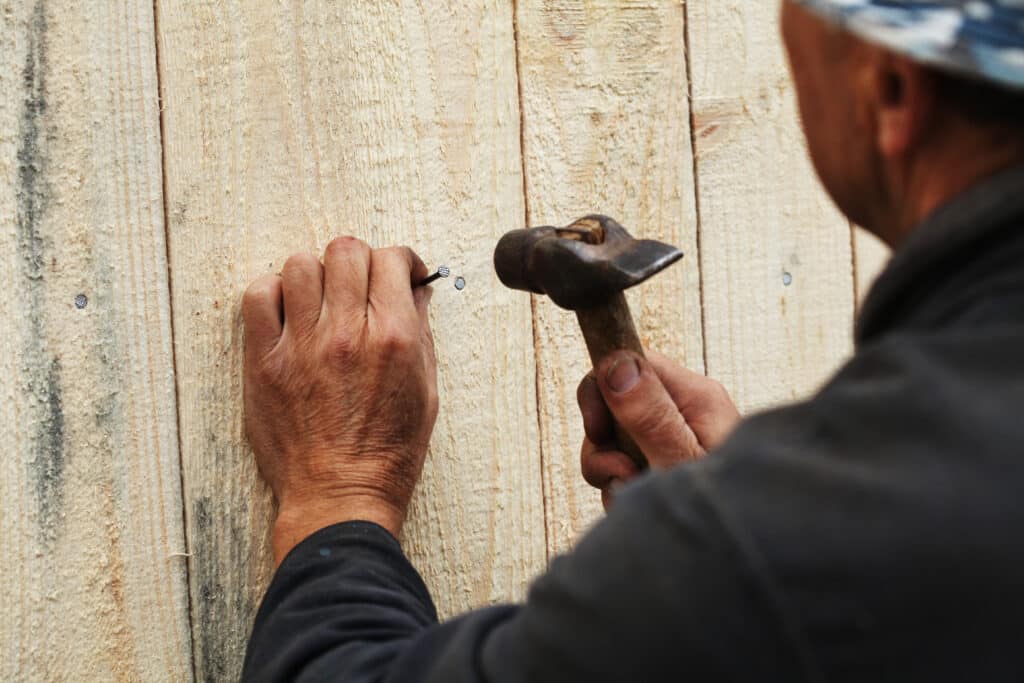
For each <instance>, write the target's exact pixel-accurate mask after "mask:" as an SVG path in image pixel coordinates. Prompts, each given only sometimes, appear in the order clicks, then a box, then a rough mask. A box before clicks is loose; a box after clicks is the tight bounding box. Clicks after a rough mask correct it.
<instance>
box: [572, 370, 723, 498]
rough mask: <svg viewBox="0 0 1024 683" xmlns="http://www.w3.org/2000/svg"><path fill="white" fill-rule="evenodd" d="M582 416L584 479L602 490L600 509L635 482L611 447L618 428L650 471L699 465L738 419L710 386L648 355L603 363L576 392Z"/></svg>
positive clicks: (627, 462) (630, 467)
mask: <svg viewBox="0 0 1024 683" xmlns="http://www.w3.org/2000/svg"><path fill="white" fill-rule="evenodd" d="M576 397H577V400H578V401H579V404H580V411H581V412H582V413H583V428H584V431H585V432H586V437H585V438H584V439H583V450H582V454H581V457H580V461H581V466H582V469H583V478H584V479H586V480H587V483H589V484H590V485H591V486H593V487H595V488H598V489H600V490H601V501H602V502H603V503H604V507H605V509H608V507H609V506H610V505H611V503H612V497H613V495H614V490H615V488H616V487H617V486H618V485H620V484H621V483H623V482H625V481H627V480H629V479H631V478H633V477H634V476H636V474H637V468H636V465H634V464H633V461H632V460H631V459H630V458H629V456H627V455H626V454H625V453H623V452H621V451H620V450H619V449H618V446H617V445H616V443H615V434H614V428H613V425H614V423H615V422H617V423H618V424H619V425H620V426H621V427H622V428H623V429H625V430H626V432H628V433H629V435H630V436H632V437H633V440H634V441H636V444H637V445H638V446H639V447H640V450H642V451H643V452H644V455H646V456H647V459H648V461H649V462H650V465H651V467H652V468H654V469H667V468H669V467H672V466H673V465H675V464H677V463H679V462H682V461H684V460H689V459H692V458H698V457H700V456H702V455H704V454H705V453H706V452H708V451H709V450H711V449H713V448H715V447H716V446H718V445H719V444H720V443H721V442H722V441H724V440H725V438H726V437H727V436H728V435H729V433H730V432H731V431H732V429H733V427H735V426H736V423H737V422H739V419H740V414H739V412H738V411H737V410H736V406H735V405H734V404H733V402H732V399H731V398H729V394H728V393H727V392H726V390H725V388H724V387H723V386H722V385H721V384H720V383H719V382H717V381H715V380H713V379H710V378H709V377H705V376H704V375H702V374H699V373H696V372H693V371H691V370H687V369H686V368H683V367H681V366H679V365H677V364H675V363H673V362H672V361H670V360H669V359H668V358H666V357H665V356H662V355H661V354H658V353H653V352H650V353H649V354H648V357H647V358H646V359H645V358H643V357H642V356H640V355H638V354H635V353H631V352H628V351H618V352H616V353H612V354H609V355H608V357H606V358H604V359H603V360H602V361H601V363H600V364H599V365H598V367H597V368H595V369H594V371H592V372H590V373H588V374H587V376H586V377H584V378H583V381H582V382H580V386H579V389H578V390H577V392H576Z"/></svg>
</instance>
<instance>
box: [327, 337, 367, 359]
mask: <svg viewBox="0 0 1024 683" xmlns="http://www.w3.org/2000/svg"><path fill="white" fill-rule="evenodd" d="M358 351H359V340H358V338H356V337H355V336H353V335H351V334H346V333H342V332H335V333H334V334H332V335H331V339H330V343H329V349H328V353H329V354H330V356H331V357H332V358H335V359H339V358H349V357H351V356H353V355H355V354H356V353H357V352H358Z"/></svg>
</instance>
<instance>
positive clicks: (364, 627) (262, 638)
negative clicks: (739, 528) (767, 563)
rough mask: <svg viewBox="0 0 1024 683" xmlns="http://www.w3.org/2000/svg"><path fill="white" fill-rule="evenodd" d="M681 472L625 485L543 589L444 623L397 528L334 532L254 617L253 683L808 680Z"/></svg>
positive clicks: (293, 558)
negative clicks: (393, 530)
mask: <svg viewBox="0 0 1024 683" xmlns="http://www.w3.org/2000/svg"><path fill="white" fill-rule="evenodd" d="M698 480H699V476H694V475H693V473H691V472H690V471H689V468H681V469H680V470H677V471H676V472H674V473H672V474H671V476H668V475H659V476H649V477H645V478H644V480H643V481H641V482H640V483H639V484H633V485H631V486H629V487H627V489H626V491H625V492H624V494H623V495H622V496H621V497H620V499H619V500H618V502H617V503H616V505H615V508H614V509H613V511H612V513H611V514H610V515H609V516H608V517H606V518H605V519H604V520H603V521H602V522H601V523H599V524H598V525H597V526H596V527H595V528H594V529H593V531H591V533H589V534H588V535H587V536H586V537H585V538H584V539H583V540H582V541H581V542H580V544H579V546H578V547H577V549H576V550H575V551H574V552H573V553H571V554H570V555H567V556H565V557H561V558H558V559H556V560H555V561H554V562H553V563H552V566H551V568H550V570H549V571H548V572H547V573H546V574H545V575H544V576H542V577H541V578H540V579H539V580H538V581H537V582H536V583H535V585H534V586H533V588H532V589H531V591H530V596H529V599H528V601H527V602H526V604H525V605H522V606H499V607H491V608H488V609H484V610H480V611H476V612H471V613H469V614H466V615H463V616H461V617H459V618H456V619H453V620H451V621H448V622H446V623H443V624H442V623H438V620H437V615H436V612H435V609H434V606H433V603H432V601H431V599H430V595H429V593H428V591H427V589H426V587H425V586H424V584H423V581H422V580H421V579H420V577H419V575H418V574H417V572H416V571H415V569H414V568H413V567H412V565H411V564H410V563H409V561H408V560H407V559H406V558H405V556H404V555H403V553H402V550H401V547H400V546H399V544H398V542H397V541H396V540H395V539H394V538H393V537H392V536H391V535H390V534H388V532H387V531H385V530H384V529H382V528H381V527H378V526H376V525H374V524H371V523H368V522H348V523H344V524H339V525H335V526H332V527H329V528H327V529H323V530H321V531H319V532H317V533H316V534H314V535H312V536H311V537H309V538H307V539H306V540H305V541H303V542H302V543H301V544H299V546H297V547H296V548H295V549H294V550H293V551H292V552H291V553H290V554H289V555H288V557H287V558H285V560H284V562H283V563H282V564H281V566H280V568H279V569H278V571H277V574H276V576H275V577H274V579H273V581H272V583H271V586H270V588H269V590H268V592H267V594H266V597H265V599H264V602H263V604H262V606H261V608H260V610H259V614H258V615H257V617H256V622H255V626H254V629H253V633H252V638H251V640H250V642H249V648H248V652H247V656H246V662H245V674H244V678H245V680H250V681H292V680H301V681H319V680H331V681H342V682H349V681H351V682H355V681H381V682H387V683H398V682H405V681H428V682H431V683H441V682H444V683H458V682H460V681H465V682H470V681H496V682H501V681H537V682H543V681H571V680H581V681H582V680H586V681H588V683H595V682H600V681H623V680H628V681H651V682H652V683H655V682H657V681H662V680H664V681H668V680H672V681H675V680H679V678H680V676H685V677H687V678H689V679H691V680H700V681H726V680H728V681H738V680H764V679H765V676H767V677H768V678H771V679H775V680H792V681H798V680H802V679H803V676H802V675H801V672H800V664H799V661H798V657H797V655H796V654H795V652H794V649H793V648H792V647H791V646H790V643H789V641H788V640H787V637H786V633H785V631H786V629H784V628H781V627H780V624H779V622H778V613H777V612H778V610H777V605H776V604H775V599H774V598H773V597H772V596H771V595H770V594H768V593H766V591H765V582H764V580H763V577H760V576H758V575H757V573H756V572H754V571H752V570H751V569H749V568H748V563H747V562H746V561H745V559H744V557H743V556H742V552H740V550H739V548H738V546H737V544H736V543H735V542H734V541H733V539H732V538H731V537H730V535H729V534H728V533H727V532H726V529H725V528H724V526H723V525H722V524H721V523H720V522H719V520H718V517H717V515H716V513H715V510H714V506H713V505H711V504H709V502H708V500H707V497H706V495H705V494H704V493H703V492H702V491H701V490H700V488H701V487H700V486H699V485H698Z"/></svg>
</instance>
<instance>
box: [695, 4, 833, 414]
mask: <svg viewBox="0 0 1024 683" xmlns="http://www.w3.org/2000/svg"><path fill="white" fill-rule="evenodd" d="M686 14H687V21H688V23H689V26H688V29H687V35H688V47H689V52H690V55H691V73H692V94H693V103H692V106H693V115H694V122H695V123H694V140H695V153H696V157H697V184H698V192H699V199H700V222H701V229H700V244H701V259H702V263H703V269H702V272H703V288H704V320H705V330H704V343H705V350H706V358H707V366H708V374H710V375H712V376H714V377H716V378H717V379H719V380H722V381H723V382H724V383H725V385H726V386H727V387H728V388H729V389H730V391H731V393H732V395H733V396H734V398H736V399H737V400H738V402H739V404H740V406H741V407H742V408H744V409H746V410H750V409H755V408H760V407H764V406H768V405H774V404H777V403H780V402H784V401H788V400H793V399H798V398H802V397H804V396H806V395H807V394H808V393H809V392H811V391H813V390H814V389H815V388H816V387H817V386H818V385H819V384H820V383H821V382H822V381H823V380H824V379H826V378H827V377H828V375H829V374H830V373H831V371H832V370H833V369H834V368H835V367H836V366H837V365H838V364H839V362H840V361H841V360H842V359H843V358H845V357H846V356H847V355H848V353H849V352H850V349H851V334H850V330H851V323H850V321H851V318H852V314H853V279H852V278H853V276H852V265H851V253H850V232H849V224H848V223H847V221H846V220H845V219H844V218H843V217H842V216H841V215H840V214H839V213H838V212H837V210H836V209H835V208H834V206H833V205H832V203H831V202H830V200H829V199H828V197H827V196H826V194H825V192H824V191H823V190H822V188H821V187H820V186H819V184H818V181H817V179H816V177H815V175H814V172H813V170H812V168H811V165H810V162H809V160H808V158H807V154H806V151H805V147H804V140H803V135H802V134H801V132H800V128H799V123H798V117H797V113H796V107H795V102H794V98H793V93H792V86H791V81H790V78H789V74H788V71H787V67H786V63H785V58H784V54H783V50H782V45H781V39H780V37H779V33H778V3H777V2H748V1H747V0H690V2H687V3H686Z"/></svg>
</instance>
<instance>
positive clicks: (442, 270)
mask: <svg viewBox="0 0 1024 683" xmlns="http://www.w3.org/2000/svg"><path fill="white" fill-rule="evenodd" d="M451 274H452V271H451V270H450V269H449V268H448V266H438V268H437V272H435V273H433V274H431V275H428V276H427V277H425V278H423V280H421V281H420V283H419V284H418V285H416V286H417V287H422V286H423V285H429V284H430V283H431V282H433V281H434V280H438V279H440V278H443V277H448V276H449V275H451Z"/></svg>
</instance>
